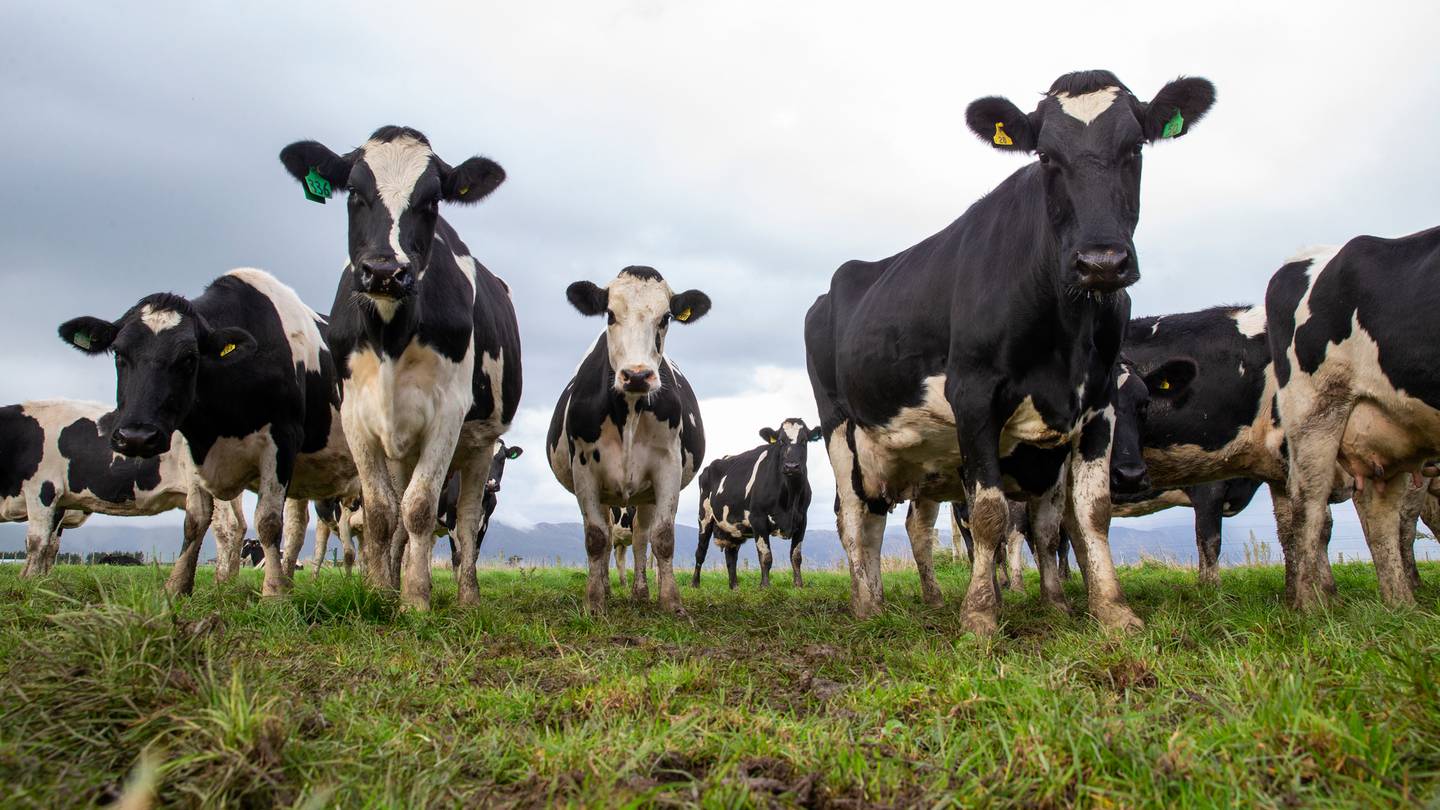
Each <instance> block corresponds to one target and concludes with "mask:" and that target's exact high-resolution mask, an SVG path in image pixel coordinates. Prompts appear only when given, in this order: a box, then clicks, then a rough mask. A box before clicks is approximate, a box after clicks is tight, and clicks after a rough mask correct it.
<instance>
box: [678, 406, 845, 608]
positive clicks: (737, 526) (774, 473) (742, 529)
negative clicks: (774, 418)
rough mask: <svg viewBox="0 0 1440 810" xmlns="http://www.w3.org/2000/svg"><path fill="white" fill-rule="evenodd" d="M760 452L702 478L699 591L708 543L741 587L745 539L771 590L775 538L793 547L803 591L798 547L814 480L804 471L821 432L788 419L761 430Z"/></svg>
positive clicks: (715, 466)
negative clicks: (752, 540)
mask: <svg viewBox="0 0 1440 810" xmlns="http://www.w3.org/2000/svg"><path fill="white" fill-rule="evenodd" d="M760 438H761V439H763V440H764V441H765V443H764V444H762V445H760V446H759V447H755V448H752V449H750V450H746V451H745V452H743V453H739V454H737V455H733V456H725V457H724V458H719V459H716V460H715V461H712V462H710V464H709V466H707V467H706V468H705V470H704V472H702V473H700V539H699V542H698V544H697V545H696V547H695V576H694V577H693V578H692V579H691V581H690V584H691V585H693V586H695V587H699V585H700V568H701V567H702V566H703V565H704V564H705V553H706V552H707V551H708V550H709V549H710V539H711V538H712V537H713V538H714V539H715V543H716V544H717V545H719V546H720V548H721V549H723V550H724V551H725V568H726V570H727V571H729V573H730V588H731V589H732V590H733V589H734V588H735V587H736V586H737V585H738V584H739V583H738V580H737V579H736V578H735V563H736V560H737V559H738V558H739V556H740V546H741V544H743V543H744V542H745V538H747V537H753V538H755V548H756V550H757V551H758V552H759V554H760V587H762V588H763V587H768V586H769V585H770V566H771V563H773V562H774V555H773V554H772V553H771V552H770V538H771V536H779V537H784V538H786V539H788V540H789V541H790V568H791V570H792V572H793V574H794V581H795V587H797V588H798V587H801V585H802V579H801V577H800V562H801V556H800V544H801V543H803V542H805V516H806V513H807V512H808V511H809V510H810V474H809V468H808V467H807V466H806V461H807V457H808V455H809V454H808V452H807V450H808V448H809V446H810V442H818V441H820V439H821V438H823V437H822V435H821V433H820V428H818V427H817V428H815V429H813V430H812V429H810V427H808V426H807V425H806V424H805V420H803V419H786V420H785V421H783V422H781V423H780V429H779V430H776V429H775V428H770V427H766V428H761V430H760Z"/></svg>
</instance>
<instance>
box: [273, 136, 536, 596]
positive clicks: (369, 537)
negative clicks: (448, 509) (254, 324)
mask: <svg viewBox="0 0 1440 810" xmlns="http://www.w3.org/2000/svg"><path fill="white" fill-rule="evenodd" d="M280 159H281V161H282V162H283V163H284V164H285V168H286V169H288V170H289V171H290V173H291V174H292V175H293V176H294V177H295V179H297V180H299V181H300V182H301V183H302V184H305V188H306V192H307V195H314V196H319V197H322V198H323V197H324V196H325V194H324V193H320V194H316V192H317V191H320V192H328V190H329V189H331V188H338V189H344V190H345V191H346V192H347V195H348V200H349V203H348V204H349V230H350V236H349V257H348V258H349V261H348V263H347V265H346V267H345V270H344V272H343V273H342V274H341V277H340V284H339V287H338V288H337V290H336V292H335V305H334V308H333V309H332V310H331V315H330V317H331V325H330V348H331V351H333V352H334V354H335V362H336V365H337V367H338V368H339V371H340V376H341V379H342V381H343V385H344V400H343V405H342V406H341V416H342V419H343V421H344V424H345V434H346V436H347V437H349V440H350V445H351V448H352V450H353V451H354V453H355V463H356V466H357V467H358V468H359V470H360V480H361V485H362V487H363V488H364V493H365V513H366V514H365V542H364V546H363V548H362V550H361V553H362V555H365V556H366V557H367V563H366V570H367V572H368V575H369V576H370V577H371V580H372V581H373V582H376V583H377V584H381V585H389V586H392V587H393V586H394V584H395V583H394V579H395V575H396V574H397V573H398V571H396V570H394V568H392V567H391V566H388V565H387V564H386V563H387V561H388V560H391V559H393V560H395V561H397V562H398V561H399V560H400V559H401V555H400V554H398V553H388V554H387V549H390V544H391V540H392V535H393V536H394V537H395V538H396V539H397V540H402V541H403V542H404V546H403V548H404V559H405V560H406V561H407V562H406V563H405V571H404V575H403V577H401V582H400V583H399V585H400V591H401V597H402V599H403V600H404V602H405V603H406V604H407V605H409V606H410V607H413V608H418V609H427V608H428V607H429V605H430V566H431V559H430V558H431V553H432V551H433V549H434V545H435V514H436V511H437V509H438V507H437V503H438V501H439V499H440V491H441V489H442V488H443V487H444V485H445V481H446V478H447V474H448V472H450V471H455V472H459V473H460V475H461V482H462V483H461V491H460V496H459V504H458V506H457V508H456V513H457V514H456V532H457V533H458V534H459V535H460V539H461V564H460V567H459V570H457V571H456V574H455V576H456V580H457V583H458V588H459V601H460V603H461V604H465V605H473V604H476V603H477V602H478V601H479V591H478V584H477V582H476V579H475V554H476V549H475V543H474V538H475V536H476V532H477V527H478V526H479V524H480V519H481V516H482V514H483V510H482V506H481V500H482V498H483V496H484V494H485V487H484V485H483V482H484V481H485V480H486V479H487V477H488V471H489V467H490V459H491V458H492V457H493V456H494V454H495V443H496V441H497V440H498V439H499V438H500V436H501V434H503V433H504V432H505V431H506V430H508V429H509V427H510V422H511V420H513V419H514V417H515V410H516V408H517V407H519V404H520V387H521V386H520V380H521V377H520V330H519V326H518V324H517V323H516V320H515V308H514V306H513V305H512V304H511V302H510V290H509V288H508V287H506V286H505V283H504V282H502V281H501V280H500V279H499V278H497V277H495V276H494V275H492V274H491V273H490V271H489V270H487V269H486V268H485V266H484V265H482V264H480V262H478V261H476V260H475V258H474V257H473V256H472V255H471V254H470V250H469V248H467V247H466V246H465V243H464V242H462V241H460V236H459V234H457V233H456V232H455V229H454V228H452V227H451V226H450V224H449V223H448V222H446V221H445V220H444V219H443V218H442V217H441V216H440V213H439V212H440V204H441V203H442V202H445V203H458V204H469V203H476V202H479V201H480V200H482V199H484V198H485V197H486V196H487V195H488V194H490V192H492V191H494V190H495V188H496V187H497V186H499V185H500V183H501V182H503V181H504V179H505V172H504V170H503V169H501V168H500V166H499V165H498V164H496V163H495V162H494V161H491V160H488V159H486V158H482V157H473V158H470V159H469V160H466V161H465V162H464V163H461V164H460V165H458V166H453V167H452V166H451V165H450V164H448V163H446V162H445V161H443V160H441V159H440V157H439V156H438V155H436V154H435V152H434V151H433V150H432V149H431V148H430V142H429V141H428V140H426V138H425V136H424V135H422V134H421V133H420V132H418V131H416V130H413V129H410V128H408V127H394V126H387V127H381V128H380V129H378V130H376V131H375V133H374V134H373V135H371V136H370V138H369V140H367V141H366V142H365V143H364V144H363V145H361V146H360V147H359V148H357V149H355V150H353V151H351V152H349V153H347V154H345V155H343V156H342V155H337V154H335V153H334V152H332V151H330V150H329V149H328V148H326V147H325V146H323V145H321V144H319V143H316V142H314V141H301V142H299V143H293V144H291V145H289V146H287V147H285V149H284V150H283V151H281V153H280ZM397 517H398V519H399V524H398V526H397ZM397 528H403V532H404V533H403V534H401V533H400V532H398V531H396V529H397Z"/></svg>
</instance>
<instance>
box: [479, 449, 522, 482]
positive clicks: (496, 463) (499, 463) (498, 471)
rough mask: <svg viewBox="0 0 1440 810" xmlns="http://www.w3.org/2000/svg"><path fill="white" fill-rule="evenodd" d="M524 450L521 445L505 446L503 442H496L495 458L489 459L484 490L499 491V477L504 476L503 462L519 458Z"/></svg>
mask: <svg viewBox="0 0 1440 810" xmlns="http://www.w3.org/2000/svg"><path fill="white" fill-rule="evenodd" d="M524 452H525V448H523V447H506V446H505V442H498V443H497V445H496V447H495V458H493V459H491V460H490V477H489V478H488V479H486V481H485V491H486V492H491V493H495V492H499V491H500V479H502V478H504V477H505V462H506V461H511V460H514V459H517V458H519V457H520V454H521V453H524Z"/></svg>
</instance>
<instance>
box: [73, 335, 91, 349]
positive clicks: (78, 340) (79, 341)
mask: <svg viewBox="0 0 1440 810" xmlns="http://www.w3.org/2000/svg"><path fill="white" fill-rule="evenodd" d="M70 342H71V343H74V344H75V345H76V346H79V347H80V348H82V349H88V348H90V333H89V332H76V333H75V334H73V335H71V336H70Z"/></svg>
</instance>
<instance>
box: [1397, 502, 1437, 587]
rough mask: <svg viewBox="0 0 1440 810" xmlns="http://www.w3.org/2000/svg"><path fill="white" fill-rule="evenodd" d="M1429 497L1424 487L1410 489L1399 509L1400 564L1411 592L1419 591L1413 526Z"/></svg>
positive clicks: (1414, 527)
mask: <svg viewBox="0 0 1440 810" xmlns="http://www.w3.org/2000/svg"><path fill="white" fill-rule="evenodd" d="M1429 497H1430V492H1429V490H1428V489H1427V488H1426V487H1425V486H1423V485H1422V486H1419V487H1410V488H1408V489H1407V491H1406V493H1405V497H1404V500H1403V501H1402V503H1401V507H1400V526H1399V530H1400V564H1401V565H1402V566H1404V568H1405V578H1406V579H1408V580H1410V590H1412V591H1417V590H1419V589H1420V568H1419V566H1417V565H1416V564H1415V535H1416V528H1417V527H1416V525H1415V524H1416V523H1417V522H1418V521H1419V519H1420V510H1421V509H1422V508H1423V507H1424V503H1425V500H1426V499H1427V498H1429Z"/></svg>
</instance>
